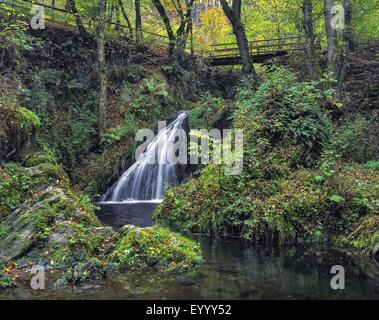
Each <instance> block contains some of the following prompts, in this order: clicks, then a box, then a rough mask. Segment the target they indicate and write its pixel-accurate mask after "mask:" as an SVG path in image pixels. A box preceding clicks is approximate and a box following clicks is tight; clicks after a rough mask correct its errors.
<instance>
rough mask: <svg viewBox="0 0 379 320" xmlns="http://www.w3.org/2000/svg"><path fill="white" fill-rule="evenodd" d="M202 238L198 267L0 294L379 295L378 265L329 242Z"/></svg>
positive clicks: (50, 296) (171, 296)
mask: <svg viewBox="0 0 379 320" xmlns="http://www.w3.org/2000/svg"><path fill="white" fill-rule="evenodd" d="M192 237H193V238H195V239H197V240H198V241H200V242H201V245H202V250H203V254H204V258H205V262H204V264H203V265H201V266H200V267H199V268H198V269H197V270H196V271H194V272H192V273H189V274H185V275H181V276H167V275H162V274H157V273H155V272H153V271H151V270H150V271H144V272H134V273H125V274H122V275H118V274H109V275H108V278H107V279H106V280H104V281H94V282H91V283H87V284H83V285H80V286H76V287H70V288H67V289H61V288H59V289H58V288H55V287H54V286H53V282H54V281H53V279H54V275H52V274H50V275H48V277H47V281H46V289H45V290H38V291H35V290H32V289H31V288H30V285H29V279H28V278H25V279H24V281H23V282H22V283H21V285H20V286H19V287H18V288H16V289H11V290H6V291H2V292H0V299H378V298H379V276H378V270H379V269H378V265H377V263H376V262H375V261H373V260H370V259H363V258H358V257H357V256H353V255H351V254H348V253H344V252H341V251H339V250H337V249H334V248H330V247H316V246H284V247H280V248H273V247H264V246H254V247H246V246H245V245H244V244H243V243H241V242H240V241H238V240H234V239H222V240H212V239H210V238H208V237H206V236H192ZM333 265H342V266H343V267H344V268H345V276H346V283H345V290H333V289H332V288H331V286H330V281H331V278H332V276H333V275H332V274H331V273H330V271H331V267H332V266H333Z"/></svg>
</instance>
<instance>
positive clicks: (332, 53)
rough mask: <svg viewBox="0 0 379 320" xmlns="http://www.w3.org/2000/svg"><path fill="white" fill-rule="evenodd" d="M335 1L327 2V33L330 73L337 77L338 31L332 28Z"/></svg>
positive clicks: (327, 0) (329, 0) (326, 0)
mask: <svg viewBox="0 0 379 320" xmlns="http://www.w3.org/2000/svg"><path fill="white" fill-rule="evenodd" d="M333 7H334V0H325V32H326V39H327V52H328V71H329V72H330V73H331V74H332V75H333V76H336V73H337V31H336V28H335V27H334V26H332V19H333V13H332V8H333Z"/></svg>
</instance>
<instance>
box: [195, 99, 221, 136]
mask: <svg viewBox="0 0 379 320" xmlns="http://www.w3.org/2000/svg"><path fill="white" fill-rule="evenodd" d="M224 111H225V101H224V100H223V99H221V98H216V97H214V96H212V95H211V94H210V93H206V94H203V96H201V97H200V99H199V102H197V103H196V104H195V105H194V107H193V108H192V109H191V112H190V115H189V117H188V121H189V125H190V128H192V129H209V128H212V126H213V125H214V124H215V123H216V122H217V120H219V119H220V118H221V116H222V115H223V113H224Z"/></svg>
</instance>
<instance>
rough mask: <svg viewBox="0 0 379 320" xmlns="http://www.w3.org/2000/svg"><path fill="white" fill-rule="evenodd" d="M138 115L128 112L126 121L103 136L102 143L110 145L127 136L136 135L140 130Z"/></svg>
mask: <svg viewBox="0 0 379 320" xmlns="http://www.w3.org/2000/svg"><path fill="white" fill-rule="evenodd" d="M137 123H138V122H137V120H136V117H135V116H134V115H133V114H130V113H126V114H125V117H124V123H123V125H122V126H121V127H116V128H112V129H111V130H110V131H109V132H107V133H105V134H104V135H103V136H102V137H101V144H102V145H105V146H108V145H111V144H112V143H114V142H118V141H120V140H122V139H124V138H125V137H127V136H133V137H134V136H135V133H136V132H137V130H138V126H137Z"/></svg>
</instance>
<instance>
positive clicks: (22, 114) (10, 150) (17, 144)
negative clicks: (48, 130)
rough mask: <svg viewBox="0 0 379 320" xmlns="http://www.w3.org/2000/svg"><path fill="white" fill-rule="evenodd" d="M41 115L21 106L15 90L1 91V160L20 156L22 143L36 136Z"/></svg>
mask: <svg viewBox="0 0 379 320" xmlns="http://www.w3.org/2000/svg"><path fill="white" fill-rule="evenodd" d="M40 125H41V123H40V119H39V117H38V116H37V115H36V114H35V113H33V112H32V111H30V110H28V109H26V108H24V107H21V106H20V104H19V101H18V98H17V94H16V93H15V92H11V93H10V94H9V93H7V92H4V93H3V92H2V91H1V92H0V140H1V142H2V143H1V144H0V160H2V159H7V158H8V157H10V155H13V158H15V159H16V158H17V157H18V156H19V154H18V153H19V151H20V148H21V145H22V144H23V143H24V142H25V141H27V140H30V139H31V138H34V136H35V132H36V129H37V128H39V127H40Z"/></svg>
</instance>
